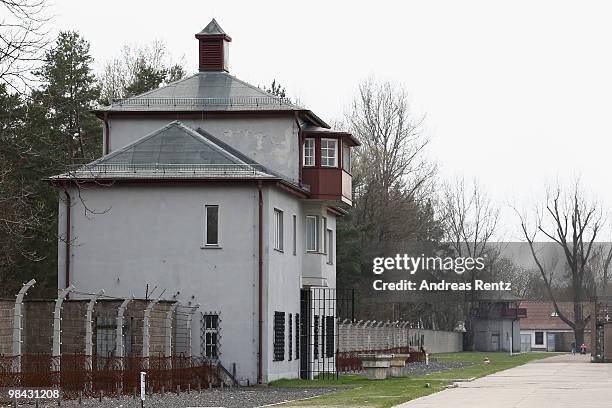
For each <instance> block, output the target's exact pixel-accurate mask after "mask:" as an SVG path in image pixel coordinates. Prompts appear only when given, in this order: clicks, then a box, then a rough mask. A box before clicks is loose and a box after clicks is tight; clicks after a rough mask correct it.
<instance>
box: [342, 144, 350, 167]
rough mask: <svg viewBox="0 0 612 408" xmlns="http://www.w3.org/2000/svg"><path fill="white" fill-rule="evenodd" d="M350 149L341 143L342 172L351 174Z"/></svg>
mask: <svg viewBox="0 0 612 408" xmlns="http://www.w3.org/2000/svg"><path fill="white" fill-rule="evenodd" d="M351 166H352V163H351V147H350V146H349V145H347V144H346V142H345V141H344V140H343V141H342V170H344V171H346V172H347V173H348V174H351Z"/></svg>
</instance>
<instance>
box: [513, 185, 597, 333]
mask: <svg viewBox="0 0 612 408" xmlns="http://www.w3.org/2000/svg"><path fill="white" fill-rule="evenodd" d="M535 215H536V216H535V223H534V224H532V225H531V226H530V225H528V222H527V221H526V219H525V217H524V216H522V215H520V214H519V216H520V220H521V229H522V231H523V235H524V236H525V239H526V241H527V242H528V244H529V247H530V249H531V254H532V256H533V259H534V261H535V264H536V265H537V267H538V270H539V271H540V274H541V276H542V279H543V281H544V284H545V286H546V290H547V293H548V296H549V298H550V299H551V301H552V303H553V306H554V308H555V312H556V313H557V315H558V316H559V318H560V319H561V320H562V321H563V322H565V323H566V324H567V325H568V326H570V327H571V328H572V329H573V330H574V336H575V340H576V344H582V343H583V342H584V329H585V327H586V325H587V324H588V323H589V321H590V319H591V315H590V314H587V312H585V310H584V305H585V303H587V302H589V301H591V300H592V299H593V298H594V297H595V295H596V294H595V293H593V290H592V289H593V286H592V285H591V284H590V281H591V279H592V275H590V274H591V270H590V268H589V266H588V265H589V259H590V257H591V255H592V251H593V243H594V242H595V239H596V238H597V236H598V234H599V232H600V231H601V229H602V226H603V224H604V218H603V214H602V211H601V209H599V207H598V205H597V203H596V202H595V201H589V200H587V199H585V198H584V193H583V192H582V191H581V189H580V185H579V183H578V182H576V183H575V184H574V185H573V187H572V189H571V191H569V192H567V193H564V192H562V190H561V187H560V186H559V185H557V187H556V188H555V189H554V190H552V191H548V192H547V194H546V199H545V204H544V205H543V207H542V208H537V209H536V211H535ZM539 236H544V237H546V238H547V239H549V240H551V241H552V242H554V243H555V244H556V245H558V246H559V247H560V248H561V250H562V252H563V256H564V258H565V259H564V261H565V263H566V264H567V265H566V268H565V269H566V271H567V289H569V297H570V300H571V303H572V305H573V307H572V311H571V313H568V311H567V310H565V309H564V308H561V307H559V300H558V297H559V293H558V292H556V291H555V290H554V286H553V279H554V276H553V275H552V273H551V271H550V270H547V268H546V266H545V264H544V261H543V259H542V256H541V254H539V253H538V251H537V250H536V247H535V245H534V242H535V241H536V239H537V237H539Z"/></svg>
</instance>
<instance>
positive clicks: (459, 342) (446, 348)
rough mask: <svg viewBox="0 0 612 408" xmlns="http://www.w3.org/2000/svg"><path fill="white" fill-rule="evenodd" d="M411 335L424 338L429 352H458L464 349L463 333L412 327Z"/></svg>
mask: <svg viewBox="0 0 612 408" xmlns="http://www.w3.org/2000/svg"><path fill="white" fill-rule="evenodd" d="M410 336H411V337H412V336H415V337H417V338H421V339H424V343H423V345H424V347H425V349H426V350H427V352H428V353H457V352H459V351H463V333H462V332H454V331H452V332H451V331H439V330H422V329H410Z"/></svg>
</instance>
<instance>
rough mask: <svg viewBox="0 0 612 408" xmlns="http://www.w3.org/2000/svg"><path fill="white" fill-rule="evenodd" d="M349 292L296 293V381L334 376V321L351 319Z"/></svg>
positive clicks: (310, 290) (352, 299) (318, 290)
mask: <svg viewBox="0 0 612 408" xmlns="http://www.w3.org/2000/svg"><path fill="white" fill-rule="evenodd" d="M354 306H355V296H354V291H353V290H338V289H330V288H307V289H302V290H301V294H300V344H299V347H300V355H301V358H300V378H302V379H308V380H312V379H324V378H329V377H334V378H337V377H338V371H337V369H336V354H337V349H338V320H339V319H346V318H350V319H353V320H354V318H355V316H354V309H355V307H354Z"/></svg>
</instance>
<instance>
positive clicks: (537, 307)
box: [519, 301, 592, 330]
mask: <svg viewBox="0 0 612 408" xmlns="http://www.w3.org/2000/svg"><path fill="white" fill-rule="evenodd" d="M557 305H558V306H559V309H561V311H562V313H563V314H564V315H565V316H567V317H568V318H569V319H570V320H573V319H574V311H573V307H574V303H573V302H557ZM519 307H521V308H525V309H527V317H524V318H521V320H520V322H521V329H526V330H572V328H571V327H570V326H568V325H567V324H566V323H565V322H564V321H563V320H561V319H560V318H559V317H558V316H557V315H556V313H555V307H554V306H553V304H552V302H531V301H530V302H521V304H520V306H519ZM583 310H584V311H583V313H584V315H585V316H588V315H589V313H591V310H592V308H591V306H590V305H589V304H587V305H585V307H584V309H583Z"/></svg>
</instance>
